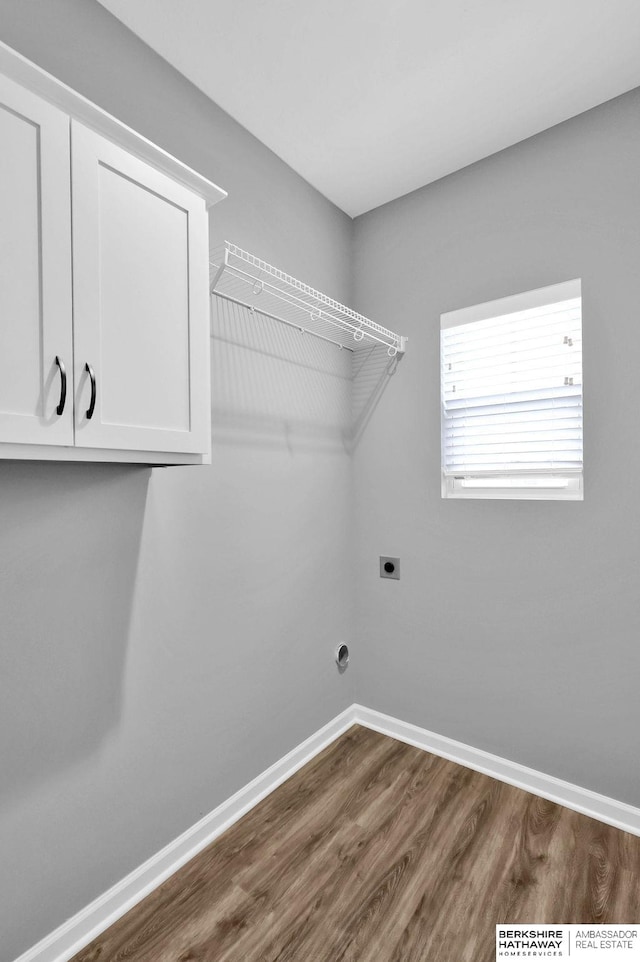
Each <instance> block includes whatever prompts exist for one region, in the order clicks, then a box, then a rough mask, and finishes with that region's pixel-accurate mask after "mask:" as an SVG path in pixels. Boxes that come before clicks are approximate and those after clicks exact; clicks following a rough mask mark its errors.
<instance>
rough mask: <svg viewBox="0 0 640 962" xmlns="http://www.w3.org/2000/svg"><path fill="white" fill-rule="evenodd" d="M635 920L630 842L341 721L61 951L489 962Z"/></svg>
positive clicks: (138, 956)
mask: <svg viewBox="0 0 640 962" xmlns="http://www.w3.org/2000/svg"><path fill="white" fill-rule="evenodd" d="M502 922H546V923H554V922H558V923H560V922H579V923H588V922H603V923H638V922H640V838H637V837H635V836H632V835H628V834H626V833H624V832H620V831H618V830H617V829H614V828H610V827H609V826H607V825H603V824H602V823H600V822H597V821H595V820H593V819H590V818H587V817H586V816H584V815H578V814H577V813H575V812H572V811H570V810H569V809H566V808H562V807H560V806H559V805H555V804H553V803H552V802H547V801H545V800H544V799H541V798H538V797H536V796H534V795H529V794H528V793H526V792H523V791H520V790H519V789H517V788H512V787H511V786H509V785H505V784H503V783H501V782H498V781H495V780H494V779H492V778H489V777H488V776H486V775H481V774H478V773H477V772H473V771H470V770H469V769H465V768H462V767H460V766H459V765H456V764H454V763H453V762H449V761H446V760H444V759H442V758H438V757H436V756H435V755H430V754H428V753H426V752H423V751H421V750H420V749H417V748H411V747H409V746H407V745H404V744H402V743H401V742H397V741H395V740H394V739H391V738H388V737H386V736H385V735H379V734H377V733H375V732H372V731H369V730H368V729H365V728H362V727H359V726H354V727H353V728H351V729H350V730H349V731H348V732H347V733H346V734H345V735H343V736H342V737H341V738H340V739H338V740H337V741H336V742H334V743H333V744H332V745H330V746H329V747H328V748H327V749H325V751H323V752H322V753H321V754H320V755H318V756H317V757H316V758H315V759H313V761H311V762H310V763H309V764H308V765H306V766H305V767H304V768H303V769H301V770H300V771H299V772H297V773H296V774H295V775H294V776H293V777H292V778H291V779H289V780H288V781H287V782H286V783H285V784H284V785H282V786H281V787H280V788H278V789H276V791H275V792H273V793H272V794H271V795H269V796H268V797H267V798H266V799H265V800H264V801H263V802H261V803H260V804H259V805H258V806H256V808H254V809H253V810H252V811H251V812H250V813H249V814H248V815H246V816H245V817H244V818H243V819H241V820H240V821H239V822H237V823H236V824H235V825H234V826H232V827H231V828H230V829H229V830H228V831H227V832H225V834H224V835H222V836H221V837H220V838H218V839H217V840H216V841H215V842H213V844H212V845H210V846H209V847H208V848H207V849H205V850H204V851H203V852H201V853H200V854H199V855H197V856H196V857H195V858H194V859H193V860H192V861H191V862H189V864H188V865H185V866H184V867H183V868H182V869H180V871H178V872H177V873H176V874H175V875H174V876H172V877H171V878H170V879H169V880H168V881H167V882H165V883H164V884H163V885H162V886H161V887H160V888H158V889H157V890H156V891H155V892H153V893H152V894H151V895H149V896H148V897H147V898H146V899H145V900H144V901H143V902H141V903H140V904H139V905H137V906H136V907H134V908H133V909H132V910H131V911H130V912H129V913H128V914H127V915H125V916H124V917H123V918H122V919H120V920H119V921H118V922H116V923H115V924H114V925H113V926H112V927H111V928H110V929H108V930H107V931H106V932H105V933H104V934H103V935H101V936H99V937H98V938H97V939H96V940H95V941H94V942H92V943H91V945H89V946H88V947H87V948H86V949H84V950H83V951H82V952H80V953H79V954H78V955H76V956H75V958H74V960H72V962H98V960H99V962H124V960H126V962H276V960H277V962H494V959H495V925H496V923H502Z"/></svg>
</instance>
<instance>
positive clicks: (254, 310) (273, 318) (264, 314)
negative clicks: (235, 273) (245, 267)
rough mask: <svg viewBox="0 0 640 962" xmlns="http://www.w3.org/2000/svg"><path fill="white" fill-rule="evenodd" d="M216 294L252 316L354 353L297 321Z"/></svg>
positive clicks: (236, 298) (217, 292)
mask: <svg viewBox="0 0 640 962" xmlns="http://www.w3.org/2000/svg"><path fill="white" fill-rule="evenodd" d="M215 294H216V296H217V297H219V298H221V299H222V300H223V301H230V302H231V303H232V304H238V305H239V306H240V307H246V308H247V310H248V311H249V312H250V313H251V314H260V315H261V316H262V317H268V318H269V320H271V321H278V323H279V324H285V325H286V326H287V327H292V328H293V329H294V330H296V331H299V333H300V334H308V335H309V336H310V337H317V338H319V339H320V340H321V341H326V342H327V343H328V344H335V346H336V347H339V348H340V350H341V351H351V353H353V348H352V347H348V346H347V345H346V344H341V343H340V341H334V340H332V339H331V338H330V337H326V336H325V335H324V334H318V333H317V331H311V330H309V328H307V327H301V326H300V324H296V322H295V321H287V320H285V319H284V318H283V317H278V316H277V315H276V314H270V313H269V311H263V310H262V308H261V307H256V306H255V305H254V304H249V303H247V301H242V300H240V298H239V297H231V295H230V294H221V293H220V291H215Z"/></svg>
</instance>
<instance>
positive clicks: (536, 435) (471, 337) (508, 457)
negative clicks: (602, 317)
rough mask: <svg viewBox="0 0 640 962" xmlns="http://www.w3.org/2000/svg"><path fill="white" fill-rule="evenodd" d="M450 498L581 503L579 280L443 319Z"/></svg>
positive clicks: (445, 473)
mask: <svg viewBox="0 0 640 962" xmlns="http://www.w3.org/2000/svg"><path fill="white" fill-rule="evenodd" d="M440 327H441V331H440V340H441V352H440V354H441V396H442V496H443V498H523V499H525V498H526V499H573V500H581V499H582V496H583V495H582V297H581V286H580V281H579V280H575V281H567V282H566V283H563V284H555V285H553V286H552V287H544V288H540V289H539V290H536V291H528V292H526V293H524V294H517V295H515V296H513V297H504V298H501V299H500V300H497V301H491V302H489V303H487V304H479V305H477V306H475V307H468V308H464V309H463V310H459V311H451V312H450V313H448V314H443V315H442V316H441V318H440Z"/></svg>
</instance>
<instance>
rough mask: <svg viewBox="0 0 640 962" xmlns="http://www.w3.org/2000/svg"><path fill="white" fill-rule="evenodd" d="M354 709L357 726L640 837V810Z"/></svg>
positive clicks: (369, 711) (386, 717)
mask: <svg viewBox="0 0 640 962" xmlns="http://www.w3.org/2000/svg"><path fill="white" fill-rule="evenodd" d="M353 709H354V713H355V723H356V724H358V725H364V726H365V727H366V728H372V729H373V730H374V731H377V732H381V733H382V734H383V735H390V736H391V738H397V739H398V741H401V742H406V743H407V744H408V745H414V746H415V747H416V748H422V749H424V751H427V752H431V753H432V754H433V755H440V756H442V758H448V759H450V760H451V761H452V762H457V763H458V764H459V765H464V766H465V767H466V768H473V769H474V771H477V772H483V773H484V774H485V775H490V776H491V777H492V778H497V779H498V781H501V782H507V783H508V784H509V785H515V787H516V788H522V789H524V791H525V792H531V794H532V795H540V796H541V797H542V798H548V799H549V800H550V801H552V802H557V803H558V804H559V805H564V807H565V808H571V809H573V811H575V812H580V813H581V814H582V815H589V816H590V817H591V818H596V819H598V821H600V822H605V823H606V824H607V825H613V826H614V827H615V828H620V829H622V830H623V831H624V832H630V833H631V834H632V835H640V808H634V806H633V805H626V804H625V803H624V802H618V801H616V799H614V798H608V797H607V796H606V795H599V794H598V793H597V792H592V791H590V790H589V789H588V788H581V787H580V786H579V785H572V784H571V782H565V781H563V780H562V779H561V778H555V777H554V776H553V775H545V774H544V772H537V771H535V769H533V768H527V767H526V766H524V765H519V764H518V763H517V762H510V761H507V759H506V758H500V757H499V756H498V755H492V754H491V753H490V752H485V751H482V749H480V748H472V747H471V746H470V745H465V744H464V743H463V742H457V741H454V740H453V739H452V738H447V737H445V736H444V735H436V734H435V732H430V731H427V729H426V728H418V726H417V725H410V724H408V723H407V722H403V721H400V720H399V719H398V718H392V717H391V715H384V714H383V713H382V712H379V711H374V710H373V709H371V708H365V707H364V706H362V705H353Z"/></svg>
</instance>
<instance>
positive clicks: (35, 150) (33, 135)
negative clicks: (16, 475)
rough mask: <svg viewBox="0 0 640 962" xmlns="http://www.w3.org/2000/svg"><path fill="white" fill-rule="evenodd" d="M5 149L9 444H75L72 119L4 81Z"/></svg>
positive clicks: (2, 419)
mask: <svg viewBox="0 0 640 962" xmlns="http://www.w3.org/2000/svg"><path fill="white" fill-rule="evenodd" d="M0 144H1V145H2V149H0V441H6V442H17V443H37V444H46V445H51V444H73V413H72V409H73V397H72V387H71V380H72V378H73V353H72V344H71V332H72V326H71V216H70V211H71V208H70V200H69V120H68V118H67V117H65V115H64V114H63V113H62V112H61V111H59V110H57V109H56V108H55V107H52V106H51V105H50V104H48V103H45V102H44V101H42V100H40V99H39V98H38V97H34V96H33V94H31V93H29V92H28V91H26V90H23V89H22V88H21V87H19V86H17V85H16V84H14V83H12V82H11V81H10V80H8V79H6V78H5V77H2V76H0ZM56 358H58V362H57V363H56ZM65 388H66V392H65ZM65 393H66V397H63V394H65ZM63 401H64V407H63V406H62V402H63ZM57 409H59V410H60V412H61V413H58V412H57Z"/></svg>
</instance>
